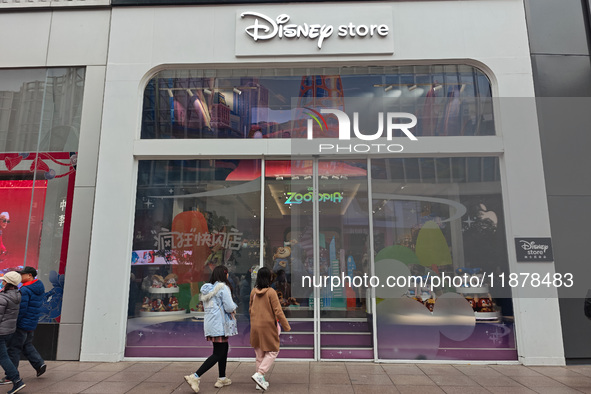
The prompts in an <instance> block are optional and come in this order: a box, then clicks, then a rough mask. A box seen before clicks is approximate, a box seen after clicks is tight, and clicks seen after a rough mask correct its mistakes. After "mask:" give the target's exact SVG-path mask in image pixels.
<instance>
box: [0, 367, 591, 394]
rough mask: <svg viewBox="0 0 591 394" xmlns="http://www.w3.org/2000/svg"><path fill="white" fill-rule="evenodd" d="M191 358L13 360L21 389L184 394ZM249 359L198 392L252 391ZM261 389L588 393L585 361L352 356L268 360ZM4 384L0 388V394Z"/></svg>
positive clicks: (210, 377) (210, 376)
mask: <svg viewBox="0 0 591 394" xmlns="http://www.w3.org/2000/svg"><path fill="white" fill-rule="evenodd" d="M199 364H200V363H198V362H119V363H86V362H63V361H50V362H48V363H47V366H48V367H47V372H46V373H45V375H43V376H41V377H39V378H36V377H35V375H34V370H33V368H31V367H30V366H29V365H28V364H26V363H24V362H23V363H21V365H20V371H21V375H22V377H23V379H24V380H25V383H26V384H27V387H26V388H25V389H23V390H22V391H21V393H108V394H115V393H141V394H152V393H158V394H161V393H192V392H193V391H192V390H191V389H190V388H189V386H188V385H187V384H186V383H185V381H184V379H183V375H186V374H188V373H189V372H191V371H194V370H195V369H196V368H197V367H198V366H199ZM253 372H254V363H253V362H230V363H228V368H227V375H228V377H230V378H231V379H232V381H233V384H232V385H230V386H227V387H224V388H221V389H216V388H215V387H213V384H214V382H215V381H216V379H217V367H214V368H213V369H211V370H210V371H208V372H207V374H205V375H204V376H203V378H202V380H201V390H200V393H204V394H207V393H219V394H230V393H257V392H259V393H260V391H255V384H254V383H253V382H252V380H251V379H250V376H251V375H252V374H253ZM267 380H268V381H269V382H270V387H269V390H268V391H267V393H270V394H279V393H298V394H299V393H321V394H349V393H363V394H365V393H368V394H371V393H379V394H389V393H404V394H407V393H408V394H410V393H413V394H414V393H416V394H431V393H461V394H471V393H503V394H507V393H518V394H520V393H544V394H546V393H556V394H558V393H560V394H562V393H591V365H583V366H566V367H525V366H522V365H440V364H374V363H353V362H281V361H279V362H276V363H275V365H274V366H273V369H272V370H271V372H270V373H269V374H268V379H267ZM11 387H12V385H5V386H0V393H3V392H6V391H8V390H9V389H10V388H11Z"/></svg>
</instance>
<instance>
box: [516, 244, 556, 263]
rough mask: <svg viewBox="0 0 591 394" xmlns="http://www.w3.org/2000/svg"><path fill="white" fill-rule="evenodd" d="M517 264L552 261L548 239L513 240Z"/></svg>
mask: <svg viewBox="0 0 591 394" xmlns="http://www.w3.org/2000/svg"><path fill="white" fill-rule="evenodd" d="M515 252H516V254H517V261H519V262H536V261H554V255H553V254H552V240H551V239H550V238H515Z"/></svg>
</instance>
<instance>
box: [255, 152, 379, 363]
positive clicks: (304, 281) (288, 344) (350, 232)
mask: <svg viewBox="0 0 591 394" xmlns="http://www.w3.org/2000/svg"><path fill="white" fill-rule="evenodd" d="M367 175H368V174H367V161H366V160H317V159H316V160H312V159H310V160H299V161H295V160H266V161H265V200H264V201H265V209H264V212H265V218H264V243H265V253H264V255H265V257H264V265H265V266H267V267H269V268H270V269H271V270H272V271H273V273H274V275H275V281H274V283H273V287H274V288H275V289H276V290H277V292H278V294H279V296H280V300H281V303H282V305H283V310H284V313H285V315H286V317H287V318H288V320H289V322H290V325H291V327H292V331H291V332H289V333H284V334H282V335H281V353H280V357H285V358H310V359H316V360H318V359H373V358H374V354H373V335H372V333H373V330H372V315H371V299H370V297H369V296H368V294H369V289H367V288H366V287H365V286H364V284H365V283H364V281H363V280H362V278H363V277H364V275H365V274H367V275H370V274H371V272H370V258H369V255H370V251H369V245H370V239H369V228H370V225H369V208H368V207H369V204H368V202H369V200H368V186H367V185H368V176H367Z"/></svg>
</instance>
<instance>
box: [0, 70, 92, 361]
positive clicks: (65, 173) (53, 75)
mask: <svg viewBox="0 0 591 394" xmlns="http://www.w3.org/2000/svg"><path fill="white" fill-rule="evenodd" d="M84 78H85V69H84V68H52V69H18V70H1V71H0V272H1V273H4V272H7V271H10V270H14V269H20V268H22V267H23V266H31V267H34V268H36V269H37V271H38V279H40V280H41V281H42V282H43V284H44V286H45V292H46V293H45V302H44V304H43V306H42V314H41V317H40V322H41V323H47V324H45V325H44V324H42V325H40V328H39V329H38V331H39V335H40V336H41V337H43V338H47V335H46V334H47V333H46V332H45V331H44V330H45V329H46V327H48V326H49V325H51V324H52V323H53V324H55V323H59V321H60V318H61V307H62V295H63V290H64V283H65V274H66V261H67V257H68V241H69V231H70V223H71V212H72V202H73V197H74V183H75V179H76V165H77V158H78V155H77V150H78V141H79V135H80V117H81V112H82V98H83V93H84ZM48 330H49V331H50V332H51V333H57V329H53V328H48ZM51 335H53V334H51ZM54 340H57V338H53V340H49V339H48V340H47V343H48V348H49V347H53V346H52V344H53V343H54V342H53V341H54ZM41 351H42V352H44V351H45V349H42V348H41ZM44 356H45V357H46V358H48V359H51V358H55V354H53V353H52V351H49V353H47V354H44Z"/></svg>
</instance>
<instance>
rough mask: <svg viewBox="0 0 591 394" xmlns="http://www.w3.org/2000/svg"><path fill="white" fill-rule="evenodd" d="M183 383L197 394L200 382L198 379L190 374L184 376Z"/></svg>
mask: <svg viewBox="0 0 591 394" xmlns="http://www.w3.org/2000/svg"><path fill="white" fill-rule="evenodd" d="M185 381H186V382H187V383H188V384H189V386H191V388H192V389H193V391H194V392H196V393H198V392H199V382H200V381H201V379H200V378H196V377H195V374H193V373H192V374H190V375H187V376H185Z"/></svg>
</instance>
